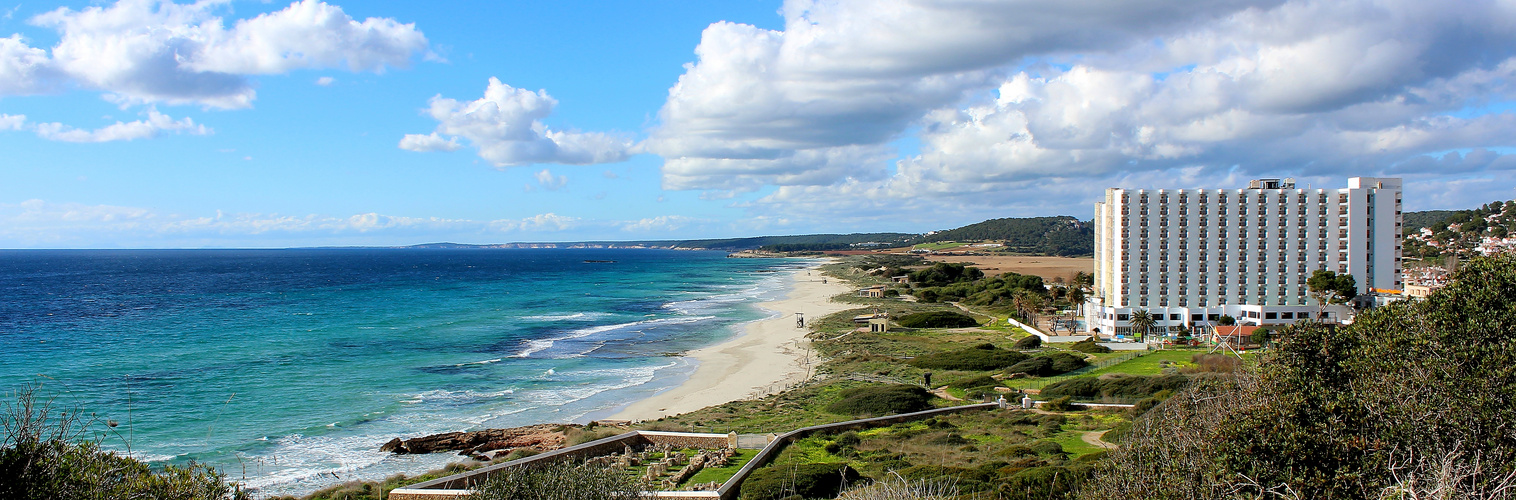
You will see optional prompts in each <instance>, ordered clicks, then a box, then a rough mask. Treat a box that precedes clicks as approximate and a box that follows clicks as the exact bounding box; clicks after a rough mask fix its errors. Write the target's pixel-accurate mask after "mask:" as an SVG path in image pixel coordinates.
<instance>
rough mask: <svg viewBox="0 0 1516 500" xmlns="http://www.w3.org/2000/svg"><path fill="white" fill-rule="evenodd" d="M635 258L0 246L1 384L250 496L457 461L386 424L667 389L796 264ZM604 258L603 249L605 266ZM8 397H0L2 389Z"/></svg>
mask: <svg viewBox="0 0 1516 500" xmlns="http://www.w3.org/2000/svg"><path fill="white" fill-rule="evenodd" d="M725 256H726V254H725V253H724V252H711V251H676V250H652V249H543V250H534V249H405V248H382V249H380V248H343V249H287V250H5V251H0V386H3V388H4V389H5V390H6V391H7V392H13V391H14V390H16V389H17V388H20V387H22V386H24V385H26V384H36V385H40V387H41V393H42V394H44V395H54V396H57V399H56V401H55V402H56V403H57V404H59V405H62V406H65V407H76V408H78V409H80V410H83V411H84V412H85V413H86V414H94V415H95V416H96V418H98V419H100V420H101V421H106V420H111V421H115V422H117V423H118V424H119V425H118V426H117V427H115V428H114V429H110V430H109V432H103V431H105V430H106V428H105V427H104V426H97V427H96V428H95V430H96V431H98V432H97V434H96V435H97V437H98V438H99V439H100V440H101V443H102V445H103V446H105V447H106V448H108V449H112V450H116V451H118V452H121V453H123V454H127V453H129V454H130V455H131V456H133V457H136V458H138V459H142V460H146V461H149V462H154V463H185V462H188V461H192V460H193V461H197V462H201V463H207V464H210V465H213V466H215V467H217V468H219V469H221V470H222V471H223V472H225V473H226V474H227V476H228V477H229V478H230V479H232V480H235V481H239V482H243V483H244V484H246V485H247V486H249V487H251V488H255V489H257V491H259V492H260V493H264V494H303V493H308V492H310V491H314V490H315V489H319V488H321V487H324V486H328V485H332V484H337V483H341V482H346V481H351V480H356V479H379V478H383V477H385V476H389V475H393V474H395V473H402V472H403V473H408V474H417V473H420V472H423V471H426V470H429V469H434V468H437V467H440V466H442V465H444V464H446V463H447V462H451V461H456V460H458V459H459V458H460V457H458V456H457V455H454V454H449V453H442V454H430V455H392V454H388V453H382V452H379V451H378V449H379V446H380V445H381V444H383V443H384V442H386V441H388V440H389V439H391V438H395V437H402V438H403V437H415V436H420V435H425V434H432V433H439V432H449V431H460V430H469V429H479V428H493V427H513V426H520V425H529V424H535V423H554V422H586V421H589V420H592V419H595V418H604V417H606V416H609V415H610V414H612V413H614V412H615V411H616V410H617V409H619V408H621V407H624V406H625V405H627V404H629V403H631V402H634V401H637V400H640V399H643V398H646V397H648V396H650V395H653V394H655V393H657V392H660V391H663V390H666V389H669V388H671V387H674V386H676V385H678V384H679V383H681V382H683V381H684V380H685V379H687V378H688V376H689V375H690V373H692V372H693V370H694V364H693V362H691V361H689V360H687V359H686V358H683V357H680V356H679V354H681V353H684V352H686V351H688V350H691V349H696V348H699V347H704V346H708V345H712V344H714V343H718V342H720V341H722V340H725V339H727V338H730V337H731V336H733V335H734V334H735V333H736V332H737V331H738V327H739V326H740V325H741V324H743V323H745V322H749V321H755V320H759V319H763V318H765V317H770V316H772V315H773V314H774V313H771V312H768V311H763V310H761V309H760V308H758V307H756V304H758V303H759V302H763V301H765V300H771V299H774V298H778V297H781V296H783V295H784V293H785V292H786V290H787V289H788V285H789V283H790V282H789V280H788V279H787V277H788V275H789V274H788V272H790V271H795V270H798V269H801V268H803V267H805V266H807V265H810V264H811V261H806V260H800V259H728V258H725ZM607 261H610V262H607ZM8 396H9V395H8Z"/></svg>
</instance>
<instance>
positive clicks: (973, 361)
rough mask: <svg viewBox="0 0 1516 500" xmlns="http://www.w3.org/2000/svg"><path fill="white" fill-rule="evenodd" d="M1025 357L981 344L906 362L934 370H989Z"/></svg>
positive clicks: (1017, 361) (1018, 361)
mask: <svg viewBox="0 0 1516 500" xmlns="http://www.w3.org/2000/svg"><path fill="white" fill-rule="evenodd" d="M1027 357H1028V356H1027V355H1025V354H1022V353H1019V352H1016V351H1007V350H1004V349H1000V348H998V347H995V346H994V345H991V344H981V345H978V346H975V347H970V348H968V349H962V350H957V351H948V352H939V353H936V354H928V355H925V356H919V357H917V358H916V359H912V360H911V361H910V363H908V364H910V365H911V366H914V367H917V368H930V369H935V370H964V371H989V370H999V369H1001V368H1005V367H1008V366H1011V365H1014V364H1016V363H1020V362H1022V361H1025V360H1026V359H1027Z"/></svg>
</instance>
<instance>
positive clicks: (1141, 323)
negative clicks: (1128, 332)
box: [1131, 309, 1158, 339]
mask: <svg viewBox="0 0 1516 500" xmlns="http://www.w3.org/2000/svg"><path fill="white" fill-rule="evenodd" d="M1157 323H1158V320H1157V318H1154V317H1153V313H1150V312H1148V310H1147V309H1133V310H1132V320H1131V324H1132V328H1135V329H1137V330H1138V331H1141V332H1142V338H1143V339H1146V338H1147V334H1148V332H1151V331H1152V330H1153V325H1155V324H1157Z"/></svg>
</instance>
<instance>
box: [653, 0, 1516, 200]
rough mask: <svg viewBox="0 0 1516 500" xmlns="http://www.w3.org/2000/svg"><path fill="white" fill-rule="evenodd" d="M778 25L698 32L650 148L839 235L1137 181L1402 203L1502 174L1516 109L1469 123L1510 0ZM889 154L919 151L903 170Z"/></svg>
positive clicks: (991, 6) (1512, 11) (906, 15)
mask: <svg viewBox="0 0 1516 500" xmlns="http://www.w3.org/2000/svg"><path fill="white" fill-rule="evenodd" d="M1191 9H1193V10H1191ZM783 12H784V14H785V18H786V24H785V30H784V31H768V30H762V29H758V28H755V27H752V26H746V25H737V24H730V23H717V24H713V25H711V26H710V28H708V29H707V30H706V31H705V33H703V35H702V39H701V43H700V46H699V47H697V49H696V54H697V57H698V60H697V62H695V63H693V64H690V65H687V66H686V72H685V74H684V75H683V76H681V77H680V79H679V82H678V83H677V84H676V85H674V86H673V88H671V89H670V91H669V97H668V100H667V102H666V103H665V104H664V107H663V109H662V110H661V111H660V114H659V117H660V119H661V121H662V123H661V124H659V125H658V126H657V128H655V129H654V130H653V131H652V133H651V137H650V138H649V140H648V141H647V143H646V148H647V149H648V150H649V151H651V152H655V153H657V154H660V155H662V156H663V157H664V168H663V186H664V188H666V189H692V190H716V192H730V191H738V192H750V191H756V190H759V189H762V188H765V187H769V186H774V187H775V188H773V190H772V192H770V193H769V194H767V195H765V196H763V197H760V198H757V199H756V200H753V201H751V202H740V206H746V207H749V208H751V209H752V210H753V212H754V213H755V214H762V215H772V216H776V217H780V218H787V220H791V221H796V220H810V221H812V222H819V223H833V224H840V223H842V222H841V221H844V220H849V221H851V222H850V223H860V222H863V221H865V220H870V221H879V220H883V219H889V220H891V221H901V220H910V219H919V220H928V219H929V217H921V214H922V213H923V211H925V212H924V213H927V214H942V213H945V212H946V213H965V214H966V213H975V214H985V215H990V216H1004V215H1006V214H1008V213H1015V214H1021V215H1033V214H1047V213H1049V212H1050V211H1057V212H1065V213H1072V214H1074V215H1079V216H1085V213H1084V212H1086V211H1087V210H1088V208H1087V206H1088V205H1087V204H1088V202H1089V201H1090V200H1093V199H1094V198H1095V197H1097V196H1098V194H1099V192H1100V190H1102V189H1103V188H1105V187H1109V186H1116V185H1125V184H1121V183H1123V182H1145V181H1146V180H1149V179H1151V180H1152V181H1154V182H1157V183H1158V185H1163V186H1174V185H1175V184H1174V183H1175V182H1179V181H1181V180H1183V181H1185V182H1194V183H1197V184H1184V185H1186V186H1190V185H1195V186H1206V187H1210V186H1228V185H1238V184H1239V183H1238V182H1237V180H1238V179H1242V180H1245V179H1246V178H1247V177H1248V176H1257V175H1270V176H1287V175H1293V176H1296V177H1301V178H1310V179H1314V180H1316V181H1318V182H1320V183H1321V184H1323V185H1340V184H1342V182H1343V181H1342V178H1343V177H1346V176H1349V175H1378V174H1397V173H1398V174H1402V175H1406V176H1407V183H1408V189H1416V188H1417V186H1418V184H1417V183H1418V182H1421V180H1419V179H1418V178H1417V177H1416V176H1415V175H1413V174H1416V173H1425V172H1439V173H1442V174H1460V173H1461V174H1460V175H1462V174H1466V175H1476V176H1477V175H1482V174H1480V173H1481V172H1488V171H1491V170H1498V169H1503V168H1506V165H1511V164H1513V163H1516V159H1513V158H1509V157H1508V156H1509V155H1502V154H1499V153H1496V152H1494V151H1500V150H1504V149H1505V148H1512V147H1516V115H1513V114H1511V113H1509V112H1501V111H1486V110H1482V108H1483V107H1484V106H1486V105H1487V104H1489V103H1492V102H1508V101H1511V100H1513V99H1516V84H1513V82H1516V7H1513V6H1512V5H1511V4H1509V3H1501V2H1473V3H1467V2H1466V3H1457V4H1435V3H1433V4H1428V3H1426V2H1419V1H1416V0H1382V1H1380V0H1374V1H1370V0H1350V1H1319V0H1289V1H1283V2H1258V3H1253V4H1251V5H1250V4H1249V3H1247V2H1212V3H1202V4H1196V3H1193V2H1180V1H1160V2H1126V3H1117V4H1110V3H1104V2H979V1H972V0H971V1H946V0H944V1H929V0H922V1H914V2H909V3H907V2H892V1H886V2H862V1H849V0H836V1H820V0H818V1H802V0H796V1H791V2H788V3H786V4H785V7H784V10H783ZM902 138H909V139H912V140H911V141H907V143H908V144H911V145H912V147H913V148H915V149H919V151H918V152H914V153H912V154H910V155H909V156H906V157H899V156H898V154H897V153H896V152H895V150H894V147H895V146H896V145H897V144H898V143H896V142H895V141H897V140H899V139H902ZM1480 148H1483V150H1482V151H1483V153H1479V154H1472V153H1471V154H1469V155H1460V156H1458V157H1457V158H1455V159H1448V158H1444V155H1445V153H1446V152H1447V151H1470V150H1480ZM1149 174H1152V176H1150V175H1149ZM1491 175H1495V178H1499V179H1508V178H1510V176H1509V175H1508V174H1491ZM1471 179H1475V178H1474V177H1471ZM1476 180H1477V179H1476ZM1470 182H1474V181H1470ZM1213 183H1223V184H1213ZM1475 184H1478V182H1475ZM1427 187H1428V188H1434V186H1433V185H1432V184H1427ZM1060 207H1061V208H1060ZM954 211H956V212H954ZM859 213H861V214H863V215H862V216H861V217H859V218H854V217H853V216H852V214H859ZM939 216H940V215H939ZM901 217H904V218H901Z"/></svg>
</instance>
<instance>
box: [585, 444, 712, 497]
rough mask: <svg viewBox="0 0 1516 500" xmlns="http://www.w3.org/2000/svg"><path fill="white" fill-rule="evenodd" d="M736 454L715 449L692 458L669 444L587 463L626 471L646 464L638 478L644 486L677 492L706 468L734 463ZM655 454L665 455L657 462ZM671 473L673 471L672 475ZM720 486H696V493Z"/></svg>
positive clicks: (624, 452) (603, 456)
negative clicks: (654, 457)
mask: <svg viewBox="0 0 1516 500" xmlns="http://www.w3.org/2000/svg"><path fill="white" fill-rule="evenodd" d="M736 454H737V451H736V450H734V449H732V448H721V449H716V450H698V451H696V452H695V453H694V454H693V455H690V454H686V453H684V452H680V451H674V448H673V447H672V446H670V445H667V444H664V445H654V446H647V447H645V448H644V449H642V450H641V451H636V450H633V449H632V447H631V446H626V447H625V448H623V450H622V452H621V453H611V454H609V455H601V456H598V457H594V458H591V459H588V460H585V462H584V463H585V464H587V465H593V466H599V467H608V468H611V469H615V470H622V471H624V470H627V469H630V468H632V467H639V466H642V465H646V466H647V469H646V471H644V472H643V474H642V477H639V478H638V479H640V480H641V481H642V484H643V485H644V486H645V487H649V488H651V487H654V486H657V487H659V488H661V489H663V490H674V489H675V488H677V487H678V485H679V483H683V482H685V481H688V480H689V479H690V478H691V477H694V476H695V474H698V473H700V471H701V470H704V469H705V468H706V467H726V466H728V465H730V464H731V460H732V457H733V456H736ZM654 455H662V456H661V457H659V458H658V459H656V460H654V459H653V458H652V457H653V456H654ZM670 471H673V472H672V473H670ZM720 486H721V485H720V484H718V483H715V482H711V483H704V484H697V485H693V486H692V488H691V489H693V490H695V491H712V490H715V489H716V488H719V487H720Z"/></svg>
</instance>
